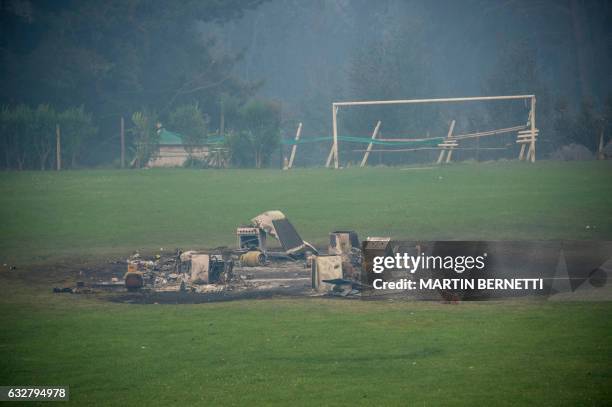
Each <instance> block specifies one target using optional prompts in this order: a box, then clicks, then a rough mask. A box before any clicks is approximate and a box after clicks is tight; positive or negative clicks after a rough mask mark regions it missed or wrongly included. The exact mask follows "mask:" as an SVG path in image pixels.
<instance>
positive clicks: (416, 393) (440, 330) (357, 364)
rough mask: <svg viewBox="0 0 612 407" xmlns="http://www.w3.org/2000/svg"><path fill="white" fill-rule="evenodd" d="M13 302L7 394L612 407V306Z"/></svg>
mask: <svg viewBox="0 0 612 407" xmlns="http://www.w3.org/2000/svg"><path fill="white" fill-rule="evenodd" d="M15 284H17V286H15V285H13V284H12V283H10V282H8V283H7V282H6V281H5V282H4V290H6V289H7V287H8V288H9V289H10V288H13V289H15V290H18V291H19V292H20V293H19V294H14V295H13V296H12V297H11V299H10V300H8V299H7V298H6V296H2V299H1V300H0V304H1V308H2V312H1V313H0V323H1V324H2V327H3V329H2V330H1V331H0V343H1V344H2V346H1V347H0V357H1V358H2V367H1V370H0V382H1V383H2V384H22V385H25V384H56V385H59V384H62V385H70V386H71V398H72V401H73V402H76V403H77V404H80V405H83V404H87V405H154V406H157V405H159V406H164V405H261V404H264V405H270V404H276V405H436V406H437V405H469V406H473V405H495V406H497V405H518V406H521V405H601V406H603V405H606V404H608V405H609V402H610V400H612V364H611V363H610V362H611V361H612V349H611V347H610V343H611V341H612V334H611V333H612V320H611V319H610V312H611V311H612V304H611V303H590V304H587V303H550V302H529V301H509V302H499V303H491V302H488V303H462V304H460V305H444V304H437V303H372V302H364V301H358V300H356V301H350V300H348V301H346V300H344V301H343V300H307V299H304V300H260V301H237V302H233V303H217V304H204V305H148V306H147V305H126V304H113V303H105V302H102V301H99V300H98V301H96V300H92V299H88V298H83V297H78V296H71V295H69V294H67V295H63V296H62V295H60V296H53V295H52V294H50V293H48V291H45V292H42V291H40V290H30V289H24V288H23V287H21V285H20V284H18V283H15Z"/></svg>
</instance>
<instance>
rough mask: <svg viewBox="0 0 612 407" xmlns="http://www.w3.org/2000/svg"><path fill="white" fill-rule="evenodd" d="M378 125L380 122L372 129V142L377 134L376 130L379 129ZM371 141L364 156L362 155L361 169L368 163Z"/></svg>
mask: <svg viewBox="0 0 612 407" xmlns="http://www.w3.org/2000/svg"><path fill="white" fill-rule="evenodd" d="M380 123H381V121H380V120H379V121H378V123H376V127H374V131H373V132H372V140H374V139H375V138H376V135H377V134H378V129H380ZM372 145H373V144H372V141H370V144H368V148H367V150H366V152H365V154H364V155H363V159H362V160H361V167H362V168H363V167H365V165H366V163H367V162H368V157H369V156H370V151H372Z"/></svg>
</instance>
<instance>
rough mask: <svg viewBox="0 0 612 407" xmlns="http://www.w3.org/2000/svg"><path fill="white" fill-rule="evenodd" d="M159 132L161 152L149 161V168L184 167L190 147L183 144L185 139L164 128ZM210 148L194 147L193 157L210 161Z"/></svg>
mask: <svg viewBox="0 0 612 407" xmlns="http://www.w3.org/2000/svg"><path fill="white" fill-rule="evenodd" d="M158 132H159V151H158V153H157V154H155V155H154V156H153V157H151V159H150V160H149V162H148V164H147V167H149V168H154V167H182V166H183V164H185V161H187V159H188V158H189V152H188V149H189V145H188V144H185V143H183V138H182V137H181V136H180V134H178V133H174V132H172V131H169V130H166V129H164V128H163V127H162V128H160V129H159V130H158ZM208 155H209V149H208V146H193V147H192V151H191V157H193V158H196V159H199V160H206V159H208Z"/></svg>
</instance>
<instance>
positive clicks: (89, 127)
mask: <svg viewBox="0 0 612 407" xmlns="http://www.w3.org/2000/svg"><path fill="white" fill-rule="evenodd" d="M58 128H59V132H60V135H61V144H62V149H61V159H62V162H63V163H64V166H67V167H69V168H77V167H78V166H79V159H80V157H81V154H82V152H83V148H82V147H83V145H84V144H85V143H86V142H87V141H88V140H91V139H92V138H93V137H95V135H96V134H97V132H98V129H97V128H96V126H95V125H94V124H93V119H92V115H91V113H88V112H86V111H85V110H84V108H83V106H79V107H70V108H67V109H65V110H61V111H60V110H56V109H55V108H54V107H53V106H51V105H48V104H41V105H38V106H36V107H30V106H27V105H23V104H20V105H17V106H12V107H10V106H5V107H3V108H2V110H1V111H0V145H1V146H2V150H3V151H4V157H2V158H3V160H2V167H3V168H4V169H16V170H26V169H38V170H46V169H49V168H52V167H54V166H55V165H56V154H55V152H56V137H57V131H58Z"/></svg>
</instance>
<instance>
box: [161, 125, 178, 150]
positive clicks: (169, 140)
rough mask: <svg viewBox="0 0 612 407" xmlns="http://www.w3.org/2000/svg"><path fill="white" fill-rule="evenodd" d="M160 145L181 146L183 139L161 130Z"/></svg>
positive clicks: (176, 134) (175, 134)
mask: <svg viewBox="0 0 612 407" xmlns="http://www.w3.org/2000/svg"><path fill="white" fill-rule="evenodd" d="M159 144H160V145H181V146H182V145H183V137H182V136H181V135H180V134H178V133H174V132H172V131H169V130H166V129H161V131H160V132H159Z"/></svg>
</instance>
